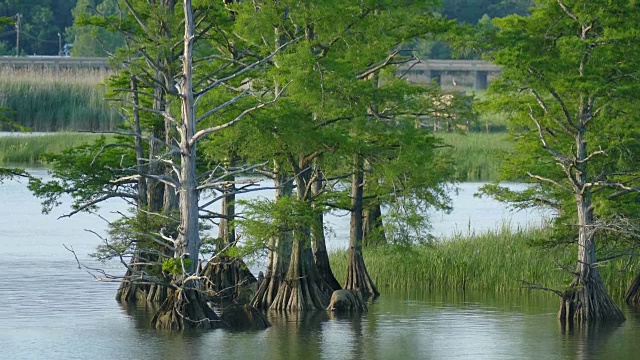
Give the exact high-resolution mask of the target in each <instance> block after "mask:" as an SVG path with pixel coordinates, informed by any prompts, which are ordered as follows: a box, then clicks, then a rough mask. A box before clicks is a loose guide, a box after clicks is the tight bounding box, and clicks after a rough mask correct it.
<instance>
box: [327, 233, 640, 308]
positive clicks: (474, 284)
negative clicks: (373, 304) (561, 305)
mask: <svg viewBox="0 0 640 360" xmlns="http://www.w3.org/2000/svg"><path fill="white" fill-rule="evenodd" d="M549 231H551V230H548V229H529V230H526V231H525V230H510V229H509V228H507V227H505V228H503V229H500V230H495V231H492V232H488V233H485V234H481V235H476V236H471V237H461V236H458V237H455V238H453V239H448V240H446V241H441V242H437V243H434V244H432V245H414V246H388V247H377V248H367V249H365V251H364V258H365V263H366V265H367V270H368V271H369V274H370V275H371V276H372V278H373V279H374V281H375V283H376V285H378V286H379V287H382V288H388V289H394V290H397V291H412V290H414V289H422V290H423V291H440V292H452V291H456V292H469V293H494V294H502V293H509V292H514V291H522V290H524V289H527V287H526V286H525V283H523V281H526V282H528V283H531V284H536V285H541V286H544V287H548V288H553V289H558V290H564V289H565V288H566V287H567V286H568V285H569V283H570V282H571V280H572V275H571V274H569V273H568V272H567V271H566V270H565V269H563V267H567V268H568V269H573V268H574V267H575V264H576V258H577V256H576V250H575V247H573V246H571V247H556V248H553V249H544V248H541V247H537V246H531V245H529V244H530V242H531V241H532V240H534V239H536V238H543V237H547V235H548V234H549ZM330 259H331V267H332V269H333V270H334V273H335V275H336V278H337V279H338V280H339V281H340V280H341V279H344V278H345V274H346V265H347V256H346V251H340V252H334V253H332V254H331V256H330ZM626 260H627V259H618V260H616V261H611V262H606V263H604V264H603V265H602V266H600V267H599V269H600V271H601V274H602V277H603V280H604V281H605V284H606V285H607V288H608V289H609V292H610V293H611V294H612V295H613V296H614V297H617V298H621V297H622V296H623V295H624V292H625V291H626V288H627V286H628V285H629V284H630V283H631V281H632V280H633V278H634V276H635V275H636V274H637V273H638V271H640V266H639V264H638V263H637V262H634V263H632V264H631V266H630V267H629V268H628V269H627V271H625V272H621V271H619V270H620V269H621V268H623V267H624V265H625V264H624V262H625V261H626ZM559 264H561V265H562V266H560V265H559Z"/></svg>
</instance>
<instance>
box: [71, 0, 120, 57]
mask: <svg viewBox="0 0 640 360" xmlns="http://www.w3.org/2000/svg"><path fill="white" fill-rule="evenodd" d="M121 11H122V7H121V6H119V5H118V1H117V0H78V2H77V4H76V6H75V7H74V9H73V10H72V13H73V17H74V24H73V26H71V27H69V28H67V31H66V37H67V38H69V39H73V49H72V53H73V55H74V56H96V57H97V56H103V57H104V56H107V55H110V54H113V53H115V51H116V49H117V48H119V47H121V46H124V39H123V37H122V35H121V34H119V33H118V32H116V31H110V30H109V28H113V27H114V26H115V24H117V23H118V21H117V20H116V19H117V17H122V15H124V14H122V13H120V12H121ZM109 17H115V18H114V19H110V18H109Z"/></svg>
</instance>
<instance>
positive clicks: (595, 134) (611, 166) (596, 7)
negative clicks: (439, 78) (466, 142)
mask: <svg viewBox="0 0 640 360" xmlns="http://www.w3.org/2000/svg"><path fill="white" fill-rule="evenodd" d="M563 4H564V5H565V6H566V9H563V8H562V7H561V6H560V5H559V3H558V2H556V1H540V2H539V3H538V6H537V7H536V8H534V9H533V13H532V15H531V17H522V16H508V17H505V18H502V19H496V20H494V25H495V26H496V29H495V31H494V33H493V34H492V35H491V37H490V41H486V42H485V44H486V45H487V46H488V49H486V50H487V53H488V54H489V55H490V56H491V57H492V58H493V60H494V62H495V63H497V64H499V65H502V66H503V72H502V76H501V77H500V79H498V80H497V81H495V82H494V83H492V85H491V88H490V92H491V93H493V96H492V97H491V99H490V101H489V102H488V106H487V109H490V110H491V111H493V112H497V113H504V114H508V116H509V118H510V123H509V129H510V132H511V138H512V139H513V142H514V145H513V148H512V149H511V151H509V152H508V153H507V154H506V155H505V157H504V161H503V165H504V167H503V173H502V176H501V178H502V179H523V180H528V181H532V182H536V183H537V185H536V186H533V187H531V188H529V189H527V190H526V191H524V192H520V193H515V192H511V191H508V190H507V189H500V188H497V187H495V186H490V187H487V188H485V191H486V193H488V194H491V195H493V196H495V197H496V198H498V199H500V200H503V201H509V202H511V203H514V204H516V205H517V206H519V207H531V206H541V205H542V206H550V207H552V208H554V209H556V211H557V212H558V214H559V216H558V217H557V218H556V224H558V225H559V226H565V232H566V237H567V239H566V240H569V239H571V240H573V239H575V235H572V234H575V231H576V228H575V224H576V214H577V210H576V196H582V195H585V194H586V195H585V196H589V197H590V199H589V200H590V201H591V202H592V207H593V213H594V217H595V219H596V220H597V221H599V222H610V223H612V224H613V223H619V219H620V218H629V219H631V220H630V221H636V220H634V219H637V214H638V207H637V199H638V195H637V192H634V191H628V190H626V191H625V190H623V189H625V188H626V189H634V188H635V189H637V188H638V184H639V182H638V171H639V170H640V168H639V167H638V164H639V163H638V161H637V158H638V156H639V155H640V145H639V142H638V138H639V137H640V126H638V124H640V121H639V120H640V118H639V116H638V113H637V112H635V111H629V109H632V108H634V106H635V103H637V100H638V94H640V84H639V83H638V82H637V81H636V80H634V77H635V76H636V75H635V74H637V69H638V66H640V63H639V61H638V59H640V50H639V49H638V47H637V46H636V45H637V44H636V43H637V39H638V36H640V32H639V31H638V29H637V27H636V26H635V23H636V22H637V20H638V19H640V8H638V5H637V4H634V3H630V2H628V1H615V2H614V3H611V2H609V1H607V2H605V1H591V2H581V1H565V2H563ZM576 19H578V20H576ZM484 35H487V34H484ZM582 144H585V147H586V151H585V153H580V152H579V151H578V150H577V149H578V147H577V145H582ZM567 225H569V226H567ZM616 226H617V225H616ZM612 237H613V238H615V237H623V238H624V237H627V235H625V234H617V235H613V236H612ZM608 238H610V237H609V236H602V237H601V239H608ZM566 240H565V241H566Z"/></svg>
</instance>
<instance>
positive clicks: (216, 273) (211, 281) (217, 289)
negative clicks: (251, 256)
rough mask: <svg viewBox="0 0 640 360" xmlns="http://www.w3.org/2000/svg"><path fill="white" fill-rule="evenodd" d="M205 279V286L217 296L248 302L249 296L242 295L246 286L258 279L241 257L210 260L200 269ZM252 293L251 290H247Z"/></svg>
mask: <svg viewBox="0 0 640 360" xmlns="http://www.w3.org/2000/svg"><path fill="white" fill-rule="evenodd" d="M202 276H203V277H205V278H206V279H207V281H206V282H205V288H206V289H207V290H211V291H212V292H213V293H215V296H216V297H217V298H230V299H232V300H236V301H237V300H244V301H242V302H244V303H246V302H249V300H250V298H251V296H243V295H244V293H245V292H246V290H247V289H248V287H249V286H250V285H252V284H256V283H257V282H258V280H257V279H256V277H255V276H253V274H252V273H251V271H249V269H248V268H247V266H246V264H245V263H244V261H242V259H238V258H229V257H223V258H221V259H219V260H216V261H210V262H208V263H207V265H206V266H205V268H204V270H203V271H202ZM249 292H250V293H251V294H250V295H253V291H249Z"/></svg>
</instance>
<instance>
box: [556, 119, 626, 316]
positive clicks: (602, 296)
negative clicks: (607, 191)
mask: <svg viewBox="0 0 640 360" xmlns="http://www.w3.org/2000/svg"><path fill="white" fill-rule="evenodd" d="M585 132H586V129H585V127H582V128H581V129H580V131H579V132H578V134H577V136H576V159H577V160H578V161H576V164H577V165H576V169H577V181H578V184H577V187H578V189H580V191H576V192H575V199H576V205H577V210H578V266H577V269H576V274H577V275H576V277H575V278H574V280H573V282H572V283H571V286H570V287H569V290H567V291H566V292H565V294H564V295H563V296H562V300H561V302H560V311H559V313H558V317H559V318H560V320H561V321H563V322H573V321H577V322H579V323H584V322H589V321H624V315H623V314H622V311H620V308H618V306H617V305H616V304H615V303H614V302H613V299H612V298H611V296H610V295H609V293H608V292H607V289H606V288H605V286H604V283H603V282H602V278H601V277H600V272H599V271H598V267H597V259H596V247H595V238H594V232H595V230H594V221H593V206H592V204H591V190H590V188H589V187H586V184H587V180H588V178H587V167H586V166H587V164H586V161H585V159H587V142H586V140H585V137H584V135H585Z"/></svg>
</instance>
